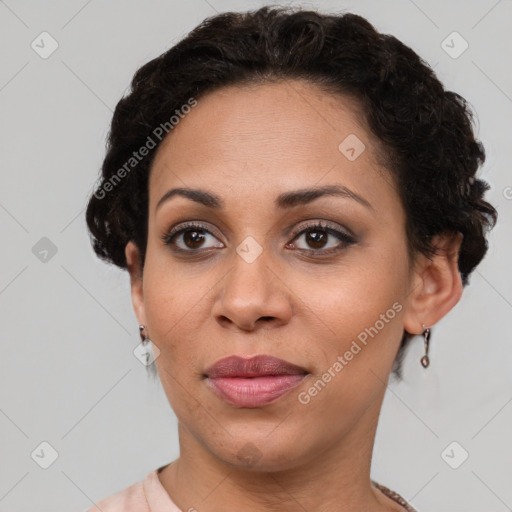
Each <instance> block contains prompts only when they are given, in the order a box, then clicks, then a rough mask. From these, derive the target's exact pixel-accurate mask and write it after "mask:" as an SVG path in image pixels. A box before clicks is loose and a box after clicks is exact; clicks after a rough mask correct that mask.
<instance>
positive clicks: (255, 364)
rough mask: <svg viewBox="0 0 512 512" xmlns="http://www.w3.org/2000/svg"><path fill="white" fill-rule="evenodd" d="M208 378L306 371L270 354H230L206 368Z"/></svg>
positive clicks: (297, 373)
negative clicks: (240, 355) (244, 355)
mask: <svg viewBox="0 0 512 512" xmlns="http://www.w3.org/2000/svg"><path fill="white" fill-rule="evenodd" d="M205 373H206V375H207V376H208V377H209V378H210V379H214V378H216V377H246V378H248V377H264V376H266V375H300V374H306V373H308V372H307V371H306V370H305V369H304V368H301V367H300V366H297V365H294V364H292V363H289V362H288V361H284V360H283V359H278V358H277V357H272V356H265V355H263V356H255V357H251V358H250V359H244V358H243V357H238V356H230V357H226V358H224V359H221V360H220V361H218V362H217V363H215V364H214V365H213V366H211V367H210V368H208V369H207V370H206V372H205Z"/></svg>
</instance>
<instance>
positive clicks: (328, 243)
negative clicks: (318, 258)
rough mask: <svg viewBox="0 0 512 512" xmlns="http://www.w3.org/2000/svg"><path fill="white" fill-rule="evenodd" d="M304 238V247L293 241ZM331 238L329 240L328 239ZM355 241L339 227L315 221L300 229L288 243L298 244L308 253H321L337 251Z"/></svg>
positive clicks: (300, 248)
mask: <svg viewBox="0 0 512 512" xmlns="http://www.w3.org/2000/svg"><path fill="white" fill-rule="evenodd" d="M333 237H334V238H337V239H338V242H336V240H332V238H333ZM301 238H304V243H305V244H307V246H306V247H304V246H302V247H300V244H297V243H294V241H295V240H300V239H301ZM329 239H331V240H329ZM355 242H356V241H355V240H354V238H353V237H352V236H350V235H348V234H346V233H344V232H343V231H340V230H339V229H336V228H333V227H331V226H329V225H326V224H322V223H316V224H314V225H312V226H308V227H307V228H306V229H303V230H302V231H300V232H299V233H298V234H297V235H296V236H295V237H294V238H293V240H292V242H291V243H290V244H288V247H289V246H290V245H292V246H294V247H293V248H295V246H298V247H296V248H298V249H299V250H301V251H307V252H309V253H319V254H320V253H321V254H322V255H324V254H332V253H335V252H338V251H341V250H343V249H344V248H345V247H346V246H348V245H351V244H354V243H355Z"/></svg>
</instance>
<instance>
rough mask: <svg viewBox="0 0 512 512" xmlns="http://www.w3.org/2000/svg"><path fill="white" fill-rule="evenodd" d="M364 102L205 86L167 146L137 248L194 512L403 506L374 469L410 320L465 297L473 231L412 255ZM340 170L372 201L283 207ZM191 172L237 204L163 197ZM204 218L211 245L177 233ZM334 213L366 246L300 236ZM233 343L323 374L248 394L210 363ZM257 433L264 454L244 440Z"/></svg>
mask: <svg viewBox="0 0 512 512" xmlns="http://www.w3.org/2000/svg"><path fill="white" fill-rule="evenodd" d="M357 112H358V109H357V104H355V103H354V101H353V100H350V99H348V98H346V97H342V96H334V95H331V94H327V93H326V92H324V91H322V90H320V89H318V88H317V87H316V86H314V85H311V84H308V83H305V82H301V81H296V80H293V81H292V80H288V81H284V82H279V83H267V84H265V85H258V86H250V87H249V86H241V87H229V88H223V89H221V90H218V91H216V92H213V93H210V94H208V95H206V96H204V97H202V98H200V99H199V100H198V105H197V106H196V107H195V108H194V109H192V111H191V112H190V113H189V114H188V115H187V116H186V117H185V118H184V119H183V120H181V121H180V123H179V125H177V126H176V127H175V128H174V130H173V131H172V132H171V133H170V135H169V136H168V137H167V138H166V139H165V140H164V141H163V143H162V145H161V146H160V148H159V149H158V153H157V155H156V157H155V160H154V162H153V165H152V169H151V175H150V181H149V203H150V204H149V219H148V229H149V231H148V244H147V253H146V261H145V265H144V269H141V266H140V262H141V260H140V253H139V251H138V248H137V247H136V246H135V245H134V244H133V243H132V242H130V243H128V245H127V246H126V251H125V253H126V258H127V262H128V269H129V272H130V279H131V293H132V301H133V306H134V311H135V314H136V316H137V319H138V321H139V323H140V324H143V325H146V326H147V331H146V332H147V335H148V336H149V338H150V339H151V340H152V341H153V343H154V344H155V345H156V346H157V347H158V348H159V350H160V351H161V353H160V356H159V357H158V358H157V360H156V364H157V368H158V372H159V376H160V379H161V382H162V386H163V388H164V391H165V393H166V395H167V397H168V400H169V403H170V405H171V407H172V409H173V410H174V412H175V414H176V416H177V418H178V422H179V425H178V427H179V443H180V456H179V458H178V459H177V460H176V461H174V463H172V464H171V465H168V466H166V467H165V468H164V470H163V471H162V472H161V473H160V474H159V478H160V481H161V482H162V485H163V486H164V488H165V489H166V491H167V492H168V493H169V495H170V496H171V497H172V499H173V501H174V502H175V503H176V504H177V505H178V506H179V507H180V508H181V509H182V510H183V511H188V510H189V509H191V510H194V509H196V510H198V511H201V512H210V511H218V510H223V511H224V512H231V511H237V512H238V511H240V510H251V511H256V512H257V511H273V510H276V511H277V510H279V511H281V512H287V511H294V512H295V511H297V510H315V511H323V512H327V511H329V512H334V511H336V512H345V511H353V510H360V511H372V512H375V511H378V512H384V511H386V512H390V511H398V510H403V509H402V507H400V506H399V505H398V504H397V503H395V502H394V501H392V500H391V499H390V498H388V497H386V496H385V495H384V494H383V493H382V492H381V491H379V490H378V489H376V488H375V487H374V486H373V485H372V484H371V482H370V465H371V456H372V450H373V443H374V438H375V432H376V428H377V421H378V417H379V413H380V409H381V405H382V400H383V398H384V393H385V390H386V383H387V381H388V377H389V375H390V372H391V369H392V365H393V361H394V359H395V356H396V353H397V350H398V347H399V344H400V340H401V337H402V333H403V330H404V329H406V330H407V331H408V332H410V333H414V334H421V333H422V332H423V327H422V324H425V325H426V326H432V325H434V324H435V323H436V322H438V321H439V320H440V319H441V318H442V317H443V316H444V315H445V314H446V313H448V312H449V311H450V310H451V309H452V307H453V306H454V305H455V304H456V303H457V302H458V301H459V299H460V296H461V293H462V284H461V279H460V275H459V273H458V271H457V255H458V250H459V247H460V242H461V237H460V236H455V235H452V236H449V235H446V236H442V237H441V236H440V237H437V238H436V239H435V242H436V244H437V246H438V248H439V251H438V254H436V255H435V256H434V257H432V258H431V259H428V258H426V257H424V256H422V255H418V256H417V258H416V259H415V261H414V262H411V261H409V260H408V257H407V251H406V234H405V212H404V210H403V207H402V205H401V203H400V200H399V197H398V194H397V191H396V189H395V186H394V184H393V180H392V179H391V177H390V175H389V173H388V172H387V170H386V169H384V168H383V167H382V165H380V164H379V161H380V159H379V158H378V154H379V153H378V149H379V146H378V141H377V140H375V138H374V137H373V136H372V135H371V134H370V132H369V131H368V130H367V129H366V128H365V126H364V125H363V124H362V123H361V121H360V119H361V116H360V115H358V113H357ZM349 134H356V135H357V137H358V138H359V139H360V140H361V141H363V143H364V144H365V146H366V149H365V150H364V151H363V152H362V153H361V154H360V156H359V157H358V158H357V159H355V160H354V161H350V160H349V159H347V158H346V157H345V156H344V154H342V153H341V152H340V150H339V149H338V146H339V144H340V142H341V141H343V140H344V139H345V138H346V137H347V136H348V135H349ZM331 184H333V185H339V186H345V187H348V188H349V189H350V190H351V191H353V192H355V193H357V194H359V195H360V196H362V197H364V198H365V199H366V200H367V201H368V202H369V203H370V204H371V206H372V208H366V207H365V206H363V205H361V204H359V203H358V202H357V201H355V200H353V199H350V198H346V197H345V198H344V197H337V196H323V197H320V198H318V199H316V200H315V201H312V202H311V203H309V204H307V205H301V206H298V207H295V208H288V209H278V208H276V206H275V205H274V199H275V198H276V197H277V195H279V194H281V193H283V192H288V191H292V190H297V189H302V188H309V187H315V186H316V187H318V186H323V185H331ZM174 187H189V188H200V189H204V190H207V191H209V192H212V193H214V194H216V195H217V196H219V197H220V198H221V199H222V200H223V201H224V203H225V205H224V208H222V209H221V210H218V211H216V210H214V209H212V208H208V207H206V206H204V205H200V204H197V203H195V202H193V201H191V200H190V199H187V198H184V197H180V196H175V197H173V198H172V199H170V200H169V201H167V202H164V203H163V204H162V205H161V206H160V208H159V209H158V210H157V211H155V208H156V205H157V202H158V200H159V199H160V198H161V197H162V196H163V195H164V194H165V192H166V191H167V190H169V189H171V188H174ZM187 220H198V221H201V223H202V224H206V227H207V228H208V230H209V232H210V233H211V234H208V233H206V234H205V238H204V240H203V241H202V242H199V244H198V245H193V244H192V245H191V243H190V239H189V241H188V244H189V245H188V246H187V245H186V244H185V241H184V240H185V238H186V237H183V236H178V239H177V240H175V242H176V243H177V244H179V247H182V248H184V250H187V249H188V250H189V251H194V250H195V251H198V249H199V250H202V256H195V257H194V255H192V254H191V252H189V253H186V254H184V255H181V254H178V253H177V252H176V251H173V250H172V246H169V245H165V244H164V243H163V242H162V240H161V238H160V237H162V236H164V235H165V234H166V233H167V232H168V231H169V229H170V228H171V227H173V226H177V225H178V224H182V223H183V222H184V221H187ZM318 220H323V221H324V222H327V223H328V224H329V225H330V226H332V227H334V228H337V229H339V230H340V231H342V232H343V231H345V230H346V229H349V230H350V231H351V232H352V233H353V234H354V235H355V243H353V244H350V245H346V244H344V243H343V241H340V239H339V238H337V237H336V236H335V235H326V234H325V232H324V237H328V238H325V242H324V244H325V247H327V249H326V248H324V245H322V243H320V244H319V243H317V244H316V245H315V239H313V240H311V239H308V237H307V234H304V233H302V234H300V235H298V236H296V237H295V238H294V235H295V234H298V233H299V232H301V231H303V229H304V228H306V227H309V226H311V225H314V224H315V221H318ZM313 231H314V230H313ZM316 232H317V233H318V230H317V231H316ZM321 233H322V232H321ZM189 235H190V232H189ZM249 236H251V237H253V238H254V239H255V240H256V241H257V242H258V244H259V245H260V246H261V248H262V252H261V254H260V255H259V256H258V257H257V258H256V259H255V261H253V262H252V263H248V262H247V261H245V260H244V259H243V258H242V257H241V256H240V255H239V254H238V253H237V252H236V248H237V247H238V246H239V245H240V244H241V243H242V241H244V240H245V239H246V238H247V237H249ZM317 236H318V235H317ZM201 244H202V245H201ZM336 246H339V247H341V249H340V251H338V252H337V253H331V254H330V255H327V256H323V257H318V256H317V257H316V258H315V257H314V256H312V255H311V251H316V252H317V253H319V254H321V251H322V250H323V251H326V250H328V248H331V247H336ZM194 247H197V248H196V249H194ZM307 249H309V250H310V253H308V252H307ZM395 302H398V303H399V304H400V305H401V306H402V308H401V310H400V311H399V312H397V313H396V315H395V316H394V318H393V319H392V320H389V321H388V322H387V323H385V326H384V328H381V329H380V330H379V332H378V334H377V335H375V336H374V337H373V338H369V341H368V343H367V345H366V346H364V347H363V348H362V350H361V351H360V352H359V353H358V354H357V355H355V356H354V357H353V359H352V360H351V361H349V362H348V363H347V365H346V366H345V367H344V368H343V370H342V371H341V372H340V373H339V374H338V375H337V376H336V377H335V378H333V379H332V380H331V381H330V382H329V383H328V384H327V385H326V386H325V387H324V388H323V389H322V391H321V392H319V393H318V394H317V395H316V396H314V397H312V398H311V401H310V402H309V403H307V404H303V403H301V402H300V401H299V400H298V395H299V393H300V392H304V391H307V390H308V389H309V388H310V387H311V386H312V384H313V383H314V382H316V381H318V379H319V378H321V377H322V375H323V374H324V373H325V372H326V371H327V369H328V368H329V367H332V365H333V363H334V362H335V361H337V358H338V356H339V355H343V354H344V353H345V352H346V351H347V350H348V349H349V348H350V346H351V344H352V341H353V340H356V339H357V336H358V334H359V333H361V332H362V331H364V330H365V328H368V327H370V326H374V325H375V323H376V321H377V320H379V318H381V317H380V315H381V314H385V313H386V311H388V310H389V309H390V308H391V307H392V305H393V303H395ZM232 354H237V355H241V356H244V357H251V356H254V355H257V354H268V355H273V356H275V357H279V358H282V359H284V360H287V361H289V362H291V363H293V364H296V365H298V366H302V367H304V368H305V369H307V371H308V372H309V375H308V376H307V377H306V378H305V379H304V381H303V382H301V384H300V385H299V386H298V387H297V388H295V389H293V390H292V391H291V392H289V393H287V394H286V395H284V396H283V397H281V398H280V399H279V400H277V401H275V402H273V403H271V404H268V405H266V406H263V407H258V408H240V407H235V406H232V405H229V404H228V403H226V402H225V401H223V400H221V399H220V398H218V397H217V396H216V395H214V394H213V393H212V391H211V390H210V389H209V387H208V386H207V385H206V380H205V378H204V375H203V374H204V371H205V370H206V368H207V367H209V366H210V365H212V364H213V363H215V362H216V361H218V360H220V359H222V358H224V357H226V356H229V355H232ZM418 366H419V364H418ZM418 371H423V370H422V369H421V368H420V367H418ZM248 443H252V445H253V450H256V453H257V454H258V457H259V459H258V460H257V462H256V463H255V464H253V465H246V464H245V463H244V461H243V460H241V458H240V455H239V453H240V450H242V452H241V453H244V451H243V450H247V449H248V448H247V447H248V446H249V445H248ZM252 445H250V446H252ZM244 447H245V448H244ZM254 447H255V448H254ZM382 483H384V482H382ZM384 484H385V483H384ZM192 507H194V508H193V509H192Z"/></svg>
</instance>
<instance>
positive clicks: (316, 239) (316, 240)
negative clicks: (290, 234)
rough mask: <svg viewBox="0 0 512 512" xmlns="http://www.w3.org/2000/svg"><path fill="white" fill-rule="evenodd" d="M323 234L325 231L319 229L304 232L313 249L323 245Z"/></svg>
mask: <svg viewBox="0 0 512 512" xmlns="http://www.w3.org/2000/svg"><path fill="white" fill-rule="evenodd" d="M315 235H316V236H315ZM325 235H326V234H325V233H322V232H319V231H310V232H309V233H307V234H306V237H307V242H308V243H310V241H312V244H313V247H314V248H315V249H318V248H319V247H320V248H321V247H323V246H324V245H325Z"/></svg>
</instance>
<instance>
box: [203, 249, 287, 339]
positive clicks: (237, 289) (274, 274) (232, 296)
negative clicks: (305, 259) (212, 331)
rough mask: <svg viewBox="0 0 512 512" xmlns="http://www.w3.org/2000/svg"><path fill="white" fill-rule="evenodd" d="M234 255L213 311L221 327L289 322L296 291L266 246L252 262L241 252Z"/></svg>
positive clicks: (243, 326)
mask: <svg viewBox="0 0 512 512" xmlns="http://www.w3.org/2000/svg"><path fill="white" fill-rule="evenodd" d="M233 259H234V262H233V267H232V268H231V270H230V271H229V272H228V273H227V275H226V276H225V278H224V279H223V280H222V282H221V283H222V284H221V290H220V293H219V295H218V297H217V300H216V301H215V304H214V306H213V311H212V313H213V316H214V318H215V319H216V321H217V322H218V323H219V324H220V325H221V327H224V328H232V329H239V330H243V331H252V330H254V329H257V328H258V327H259V326H261V328H270V327H278V326H281V325H284V324H286V323H288V322H289V321H290V319H291V315H292V302H291V297H292V295H291V292H290V289H289V287H288V286H289V285H288V286H287V285H286V283H285V281H284V279H283V276H282V274H283V273H282V272H280V271H279V269H278V268H277V265H276V264H275V262H274V263H273V262H272V257H271V255H269V254H266V251H265V250H264V251H263V252H262V253H261V254H260V255H259V256H258V257H257V258H256V259H255V260H254V261H252V262H251V263H249V262H247V261H246V260H244V259H243V258H242V257H241V256H240V255H239V254H238V253H234V256H233Z"/></svg>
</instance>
